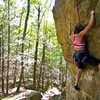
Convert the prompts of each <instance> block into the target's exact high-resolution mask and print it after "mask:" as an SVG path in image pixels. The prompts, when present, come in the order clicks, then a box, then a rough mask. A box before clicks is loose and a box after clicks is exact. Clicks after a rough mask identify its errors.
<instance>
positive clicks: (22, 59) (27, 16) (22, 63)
mask: <svg viewBox="0 0 100 100" xmlns="http://www.w3.org/2000/svg"><path fill="white" fill-rule="evenodd" d="M29 12H30V0H28V6H27V15H26V20H25V26H24V32H23V38H22V40H23V43H22V57H21V61H22V62H21V66H22V68H21V73H20V80H19V84H18V87H17V90H16V92H19V90H20V86H21V81H22V79H23V72H24V41H25V36H26V30H27V22H28V18H29Z"/></svg>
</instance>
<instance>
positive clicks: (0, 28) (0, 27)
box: [0, 25, 2, 72]
mask: <svg viewBox="0 0 100 100" xmlns="http://www.w3.org/2000/svg"><path fill="white" fill-rule="evenodd" d="M1 37H2V25H0V72H1V65H2V64H1V56H2V54H1V52H2V51H1Z"/></svg>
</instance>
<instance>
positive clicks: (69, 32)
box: [68, 23, 73, 40]
mask: <svg viewBox="0 0 100 100" xmlns="http://www.w3.org/2000/svg"><path fill="white" fill-rule="evenodd" d="M68 37H69V39H71V40H73V35H71V23H70V24H69V30H68Z"/></svg>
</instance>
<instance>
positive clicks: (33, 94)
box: [2, 90, 42, 100]
mask: <svg viewBox="0 0 100 100" xmlns="http://www.w3.org/2000/svg"><path fill="white" fill-rule="evenodd" d="M41 98H42V95H41V93H40V92H38V91H34V90H26V91H24V92H21V93H19V94H15V95H10V96H8V97H6V98H4V99H2V100H41Z"/></svg>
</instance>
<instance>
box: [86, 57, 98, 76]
mask: <svg viewBox="0 0 100 100" xmlns="http://www.w3.org/2000/svg"><path fill="white" fill-rule="evenodd" d="M86 62H87V63H88V64H91V65H93V66H98V68H99V75H100V60H99V59H97V58H95V57H93V56H91V55H87V58H86Z"/></svg>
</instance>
